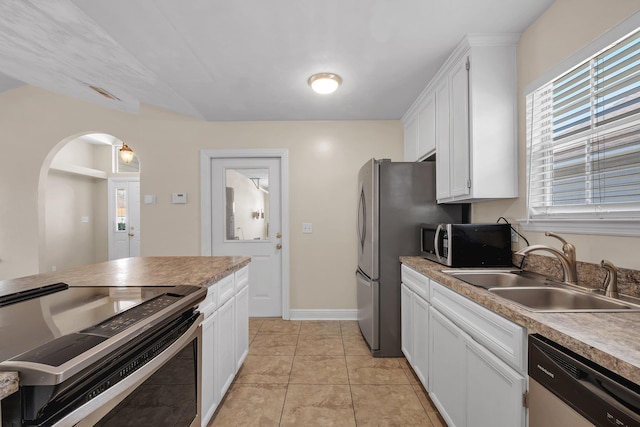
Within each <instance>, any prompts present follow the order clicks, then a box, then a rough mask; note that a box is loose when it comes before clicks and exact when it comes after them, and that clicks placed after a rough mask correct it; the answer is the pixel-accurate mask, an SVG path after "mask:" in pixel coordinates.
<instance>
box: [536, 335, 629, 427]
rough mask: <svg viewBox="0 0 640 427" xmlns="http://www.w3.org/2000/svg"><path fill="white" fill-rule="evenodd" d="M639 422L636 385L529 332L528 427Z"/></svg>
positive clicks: (619, 426) (620, 425) (601, 426)
mask: <svg viewBox="0 0 640 427" xmlns="http://www.w3.org/2000/svg"><path fill="white" fill-rule="evenodd" d="M593 425H596V426H599V427H612V426H617V427H626V426H629V427H631V426H640V386H638V385H637V384H635V383H632V382H631V381H629V380H626V379H624V378H622V377H620V376H619V375H617V374H615V373H613V372H611V371H609V370H607V369H606V368H604V367H602V366H600V365H597V364H595V363H593V362H591V361H590V360H587V359H585V358H584V357H581V356H580V355H578V354H575V353H574V352H572V351H570V350H568V349H566V348H564V347H562V346H560V345H559V344H557V343H555V342H553V341H551V340H549V339H547V338H545V337H542V336H540V335H529V427H556V426H557V427H568V426H571V427H582V426H593Z"/></svg>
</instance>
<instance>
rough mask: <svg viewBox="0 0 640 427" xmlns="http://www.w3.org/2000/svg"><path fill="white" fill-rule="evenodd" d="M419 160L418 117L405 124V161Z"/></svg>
mask: <svg viewBox="0 0 640 427" xmlns="http://www.w3.org/2000/svg"><path fill="white" fill-rule="evenodd" d="M417 159H418V117H417V116H415V117H412V118H411V120H409V121H407V122H405V123H404V161H405V162H415V161H416V160H417Z"/></svg>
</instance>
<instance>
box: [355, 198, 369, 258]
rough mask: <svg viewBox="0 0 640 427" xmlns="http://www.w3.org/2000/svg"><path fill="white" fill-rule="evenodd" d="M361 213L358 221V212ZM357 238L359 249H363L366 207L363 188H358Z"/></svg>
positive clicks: (365, 232) (365, 231)
mask: <svg viewBox="0 0 640 427" xmlns="http://www.w3.org/2000/svg"><path fill="white" fill-rule="evenodd" d="M361 213H362V223H361V222H360V214H361ZM357 222H358V224H357V227H358V239H359V240H360V250H363V249H364V242H365V237H366V235H367V228H366V226H365V224H366V223H367V208H366V205H365V200H364V188H363V189H361V190H360V200H358V218H357Z"/></svg>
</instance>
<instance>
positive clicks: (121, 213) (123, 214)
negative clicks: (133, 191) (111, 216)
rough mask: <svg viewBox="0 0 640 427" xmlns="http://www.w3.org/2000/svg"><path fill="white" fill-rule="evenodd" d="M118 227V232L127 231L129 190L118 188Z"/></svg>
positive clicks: (116, 228)
mask: <svg viewBox="0 0 640 427" xmlns="http://www.w3.org/2000/svg"><path fill="white" fill-rule="evenodd" d="M115 196H116V227H115V230H116V231H117V232H121V233H125V232H126V231H127V214H128V212H127V189H126V188H116V194H115Z"/></svg>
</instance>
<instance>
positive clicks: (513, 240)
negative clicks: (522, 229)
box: [511, 224, 518, 243]
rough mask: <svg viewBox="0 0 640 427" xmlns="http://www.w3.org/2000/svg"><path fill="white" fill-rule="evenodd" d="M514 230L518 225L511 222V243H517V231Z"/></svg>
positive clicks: (516, 229)
mask: <svg viewBox="0 0 640 427" xmlns="http://www.w3.org/2000/svg"><path fill="white" fill-rule="evenodd" d="M516 231H518V225H517V224H511V243H518V233H516Z"/></svg>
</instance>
